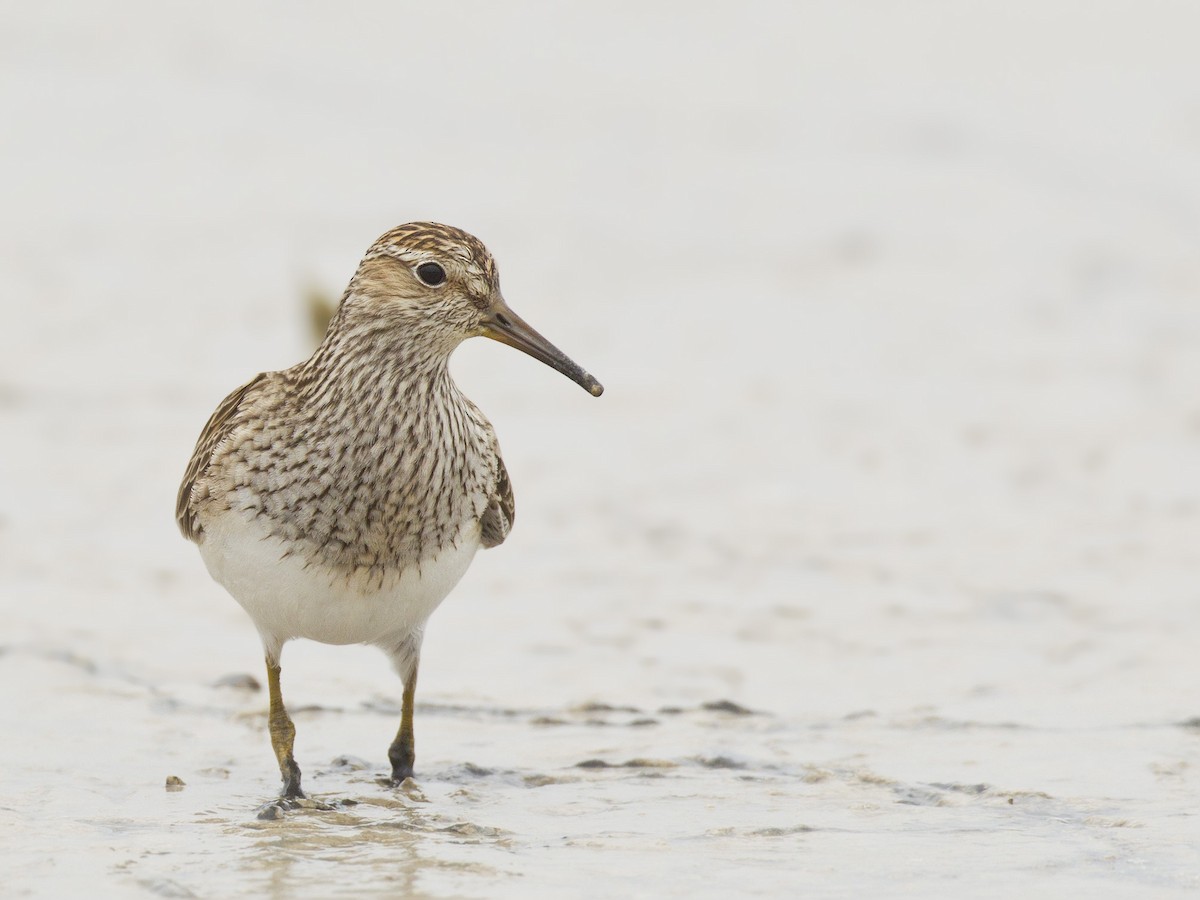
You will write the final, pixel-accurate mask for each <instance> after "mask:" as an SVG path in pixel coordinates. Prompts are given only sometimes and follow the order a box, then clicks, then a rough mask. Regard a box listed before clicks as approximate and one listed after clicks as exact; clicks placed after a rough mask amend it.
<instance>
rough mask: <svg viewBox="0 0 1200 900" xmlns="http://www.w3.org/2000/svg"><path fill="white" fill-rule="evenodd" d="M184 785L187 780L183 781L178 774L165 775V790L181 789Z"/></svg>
mask: <svg viewBox="0 0 1200 900" xmlns="http://www.w3.org/2000/svg"><path fill="white" fill-rule="evenodd" d="M186 786H187V782H185V781H184V780H183V779H182V778H180V777H179V776H178V775H168V776H167V790H168V791H172V792H174V791H182V790H183V789H184V788H185V787H186Z"/></svg>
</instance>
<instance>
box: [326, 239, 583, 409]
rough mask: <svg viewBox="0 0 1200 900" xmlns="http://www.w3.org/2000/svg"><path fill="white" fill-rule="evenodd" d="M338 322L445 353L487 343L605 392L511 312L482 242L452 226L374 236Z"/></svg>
mask: <svg viewBox="0 0 1200 900" xmlns="http://www.w3.org/2000/svg"><path fill="white" fill-rule="evenodd" d="M338 320H341V323H342V324H349V323H353V325H354V327H355V329H356V330H357V329H364V328H365V329H367V330H370V331H372V332H376V333H378V332H377V331H376V329H386V330H391V329H393V328H394V329H403V330H404V331H406V332H407V333H409V334H410V336H412V337H413V338H418V337H419V339H420V340H421V341H423V342H424V343H425V344H426V345H427V349H429V350H430V351H431V352H436V353H443V354H445V355H449V353H450V352H451V351H452V350H453V349H454V348H455V347H457V346H458V345H459V344H460V343H461V342H462V341H464V340H466V339H467V338H470V337H479V336H482V337H489V338H492V339H493V340H496V341H500V342H501V343H504V344H508V345H509V346H510V347H516V348H517V349H518V350H522V351H524V352H525V353H528V354H529V355H530V356H532V357H533V358H534V359H538V360H541V361H542V362H544V363H545V364H546V365H548V366H551V367H552V368H554V369H557V370H558V371H559V372H561V373H562V374H564V375H566V376H567V377H568V378H570V379H571V380H572V381H574V382H576V383H577V384H579V385H580V386H581V387H582V388H583V389H584V390H586V391H587V392H588V393H590V394H592V395H593V396H596V397H599V396H600V394H601V393H603V392H604V388H603V387H602V386H601V385H600V382H598V381H596V379H595V378H593V377H592V376H591V375H589V374H588V373H587V372H585V371H584V370H583V369H582V368H580V367H579V366H578V365H576V364H575V363H574V362H572V361H571V360H570V359H569V358H568V357H567V356H566V355H565V354H564V353H563V352H562V351H561V350H559V349H558V348H557V347H555V346H554V345H553V344H551V343H550V342H549V341H548V340H546V339H545V338H544V337H542V336H541V335H540V334H538V332H537V331H535V330H534V329H533V328H532V327H531V326H530V325H529V324H528V323H527V322H525V320H523V319H522V318H521V317H520V316H518V315H517V314H516V313H514V312H513V311H512V309H510V308H509V306H508V304H507V303H506V302H505V300H504V297H503V295H502V294H501V293H500V279H499V276H498V275H497V273H496V262H495V260H493V259H492V254H491V253H489V252H488V249H487V248H486V247H485V246H484V245H483V243H482V242H481V241H480V240H479V239H478V238H476V237H474V236H473V235H470V234H467V232H465V231H462V230H460V229H458V228H453V227H451V226H449V225H439V224H437V223H436V222H410V223H409V224H407V225H401V226H399V227H398V228H393V229H392V230H391V231H389V232H387V234H385V235H383V236H382V237H381V238H379V240H377V241H376V242H375V243H374V244H372V245H371V247H370V249H368V250H367V253H366V255H365V256H364V257H363V259H362V262H361V263H359V266H358V271H357V272H355V274H354V278H353V279H352V280H351V282H350V288H349V290H348V291H347V292H346V297H345V299H344V300H343V301H342V308H341V309H339V311H338V316H337V319H335V322H337V321H338Z"/></svg>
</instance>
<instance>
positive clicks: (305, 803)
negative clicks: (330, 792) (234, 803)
mask: <svg viewBox="0 0 1200 900" xmlns="http://www.w3.org/2000/svg"><path fill="white" fill-rule="evenodd" d="M339 807H340V804H338V803H327V802H326V801H324V800H314V799H312V798H311V797H305V796H304V795H303V794H301V795H300V796H299V797H286V796H285V797H276V798H275V799H274V800H271V801H269V802H267V803H264V804H263V805H262V806H260V807H259V808H258V810H257V811H256V816H257V817H258V818H259V819H262V820H264V821H269V820H271V819H282V818H283V816H284V813H288V812H295V811H296V810H298V809H312V810H317V811H320V812H329V811H331V810H335V809H338V808H339Z"/></svg>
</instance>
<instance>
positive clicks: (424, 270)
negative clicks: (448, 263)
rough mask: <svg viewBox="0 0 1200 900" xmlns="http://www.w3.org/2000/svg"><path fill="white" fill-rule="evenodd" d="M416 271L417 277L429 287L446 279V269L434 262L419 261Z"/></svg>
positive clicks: (435, 285)
mask: <svg viewBox="0 0 1200 900" xmlns="http://www.w3.org/2000/svg"><path fill="white" fill-rule="evenodd" d="M416 271H417V277H418V278H420V279H421V281H422V282H423V283H424V284H427V285H429V286H430V287H437V286H438V285H439V284H441V283H442V282H443V281H445V280H446V270H445V269H443V268H442V267H441V266H439V265H438V264H437V263H435V262H427V263H421V264H420V265H419V266H417V270H416Z"/></svg>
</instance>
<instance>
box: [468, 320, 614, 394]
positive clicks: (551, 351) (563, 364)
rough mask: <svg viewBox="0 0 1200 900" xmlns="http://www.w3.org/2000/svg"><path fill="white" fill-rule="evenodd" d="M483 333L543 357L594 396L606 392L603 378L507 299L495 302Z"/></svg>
mask: <svg viewBox="0 0 1200 900" xmlns="http://www.w3.org/2000/svg"><path fill="white" fill-rule="evenodd" d="M482 333H483V336H484V337H490V338H491V339H492V340H493V341H499V342H500V343H502V344H508V346H510V347H516V348H517V349H518V350H521V351H523V352H525V353H528V354H529V355H530V356H532V357H533V358H534V359H537V360H541V361H542V362H544V363H545V364H546V365H548V366H550V367H551V368H552V369H557V370H558V371H560V372H562V373H563V374H564V375H566V376H567V377H568V378H570V379H571V380H572V381H574V382H575V383H576V384H577V385H579V386H580V387H581V388H583V389H584V390H585V391H587V392H588V393H589V394H591V395H592V396H593V397H599V396H600V395H601V394H603V393H604V386H603V385H602V384H600V382H598V381H597V380H596V379H595V378H593V377H592V376H591V375H589V374H588V373H587V372H585V371H584V370H583V369H581V368H580V367H579V366H578V365H577V364H576V363H574V362H573V361H571V360H570V359H569V358H568V357H567V355H566V354H565V353H563V352H562V351H561V350H559V349H558V348H557V347H555V346H554V345H553V344H552V343H550V342H549V341H548V340H546V339H545V338H544V337H542V336H541V335H540V334H538V333H537V332H536V331H535V330H534V329H533V326H531V325H530V324H529V323H528V322H526V321H525V320H524V319H522V318H521V317H520V316H518V315H517V314H516V313H515V312H513V311H512V310H511V309H509V308H508V304H506V303H505V302H504V301H503V300H501V301H498V302H497V303H496V304H495V305H493V306H492V309H491V312H490V313H489V314H488V317H487V319H486V320H485V321H484V323H483V329H482Z"/></svg>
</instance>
